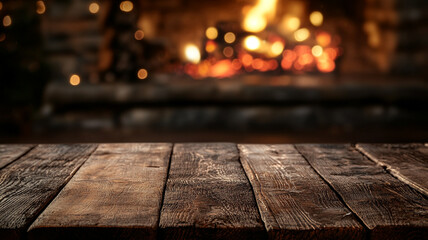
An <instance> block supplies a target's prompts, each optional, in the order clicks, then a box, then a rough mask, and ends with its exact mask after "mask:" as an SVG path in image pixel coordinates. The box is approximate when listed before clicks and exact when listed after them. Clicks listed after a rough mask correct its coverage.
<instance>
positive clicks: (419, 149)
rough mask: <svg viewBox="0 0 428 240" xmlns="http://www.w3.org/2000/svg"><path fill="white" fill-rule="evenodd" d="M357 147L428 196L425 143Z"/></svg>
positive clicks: (427, 161) (427, 160) (427, 163)
mask: <svg viewBox="0 0 428 240" xmlns="http://www.w3.org/2000/svg"><path fill="white" fill-rule="evenodd" d="M357 149H358V150H360V151H361V152H363V153H364V154H366V155H367V156H368V157H369V158H370V159H371V160H373V161H374V162H376V163H377V164H379V165H381V166H384V167H386V169H387V170H388V171H389V172H390V173H391V174H392V175H394V176H395V177H397V178H398V179H400V180H401V181H403V182H405V183H407V184H409V185H410V186H412V187H413V188H416V189H418V190H419V191H421V192H423V193H425V194H426V195H427V196H428V147H425V146H424V145H423V144H358V145H357Z"/></svg>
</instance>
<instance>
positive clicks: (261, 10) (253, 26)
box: [242, 0, 277, 32]
mask: <svg viewBox="0 0 428 240" xmlns="http://www.w3.org/2000/svg"><path fill="white" fill-rule="evenodd" d="M276 2H277V0H259V1H258V2H257V4H256V5H255V6H254V7H252V8H251V9H250V10H249V11H248V13H247V15H246V16H245V17H244V22H243V26H242V27H243V28H244V30H246V31H248V32H261V31H263V30H264V29H265V28H266V26H267V24H268V21H271V20H273V18H274V17H275V11H276Z"/></svg>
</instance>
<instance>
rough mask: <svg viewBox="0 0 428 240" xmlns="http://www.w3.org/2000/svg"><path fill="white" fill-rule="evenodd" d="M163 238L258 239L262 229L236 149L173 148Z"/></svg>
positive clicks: (215, 145)
mask: <svg viewBox="0 0 428 240" xmlns="http://www.w3.org/2000/svg"><path fill="white" fill-rule="evenodd" d="M159 226H160V228H161V229H160V230H161V238H162V239H262V238H264V237H265V230H264V227H263V223H262V221H261V219H260V215H259V213H258V211H257V206H256V202H255V200H254V195H253V192H252V189H251V186H250V183H249V182H248V179H247V178H246V176H245V173H244V170H243V169H242V167H241V165H240V163H239V154H238V149H237V147H236V145H235V144H228V143H209V144H208V143H207V144H203V143H198V144H177V145H175V146H174V150H173V156H172V159H171V166H170V172H169V178H168V181H167V186H166V190H165V197H164V203H163V207H162V211H161V217H160V223H159Z"/></svg>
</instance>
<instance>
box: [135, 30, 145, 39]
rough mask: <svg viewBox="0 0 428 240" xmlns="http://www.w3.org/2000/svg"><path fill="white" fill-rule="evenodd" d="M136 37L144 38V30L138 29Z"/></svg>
mask: <svg viewBox="0 0 428 240" xmlns="http://www.w3.org/2000/svg"><path fill="white" fill-rule="evenodd" d="M134 37H135V39H136V40H142V39H143V38H144V32H143V31H142V30H137V31H135V33H134Z"/></svg>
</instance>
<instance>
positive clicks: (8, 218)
mask: <svg viewBox="0 0 428 240" xmlns="http://www.w3.org/2000/svg"><path fill="white" fill-rule="evenodd" d="M95 148H96V146H95V145H88V144H86V145H83V144H78V145H39V146H37V147H36V148H34V149H33V150H31V152H29V153H28V154H26V155H25V156H23V157H21V158H20V159H18V160H17V161H15V162H14V163H13V164H11V165H8V166H7V167H6V168H3V169H2V170H0V239H16V238H19V237H21V236H22V234H23V232H24V231H26V230H27V227H28V226H29V225H30V224H31V222H32V221H33V220H34V219H35V218H36V216H37V215H38V214H39V213H40V212H41V211H42V210H43V208H44V207H46V205H47V204H48V203H49V202H50V201H51V200H52V198H54V197H55V195H56V194H57V193H58V192H59V191H60V189H61V187H62V186H64V184H66V182H67V181H68V180H69V179H70V178H71V176H72V175H73V174H74V173H75V171H76V170H77V169H78V168H79V167H80V166H81V165H82V164H83V162H84V161H85V160H86V159H87V158H88V157H89V155H90V154H91V153H92V152H93V151H94V150H95Z"/></svg>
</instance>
